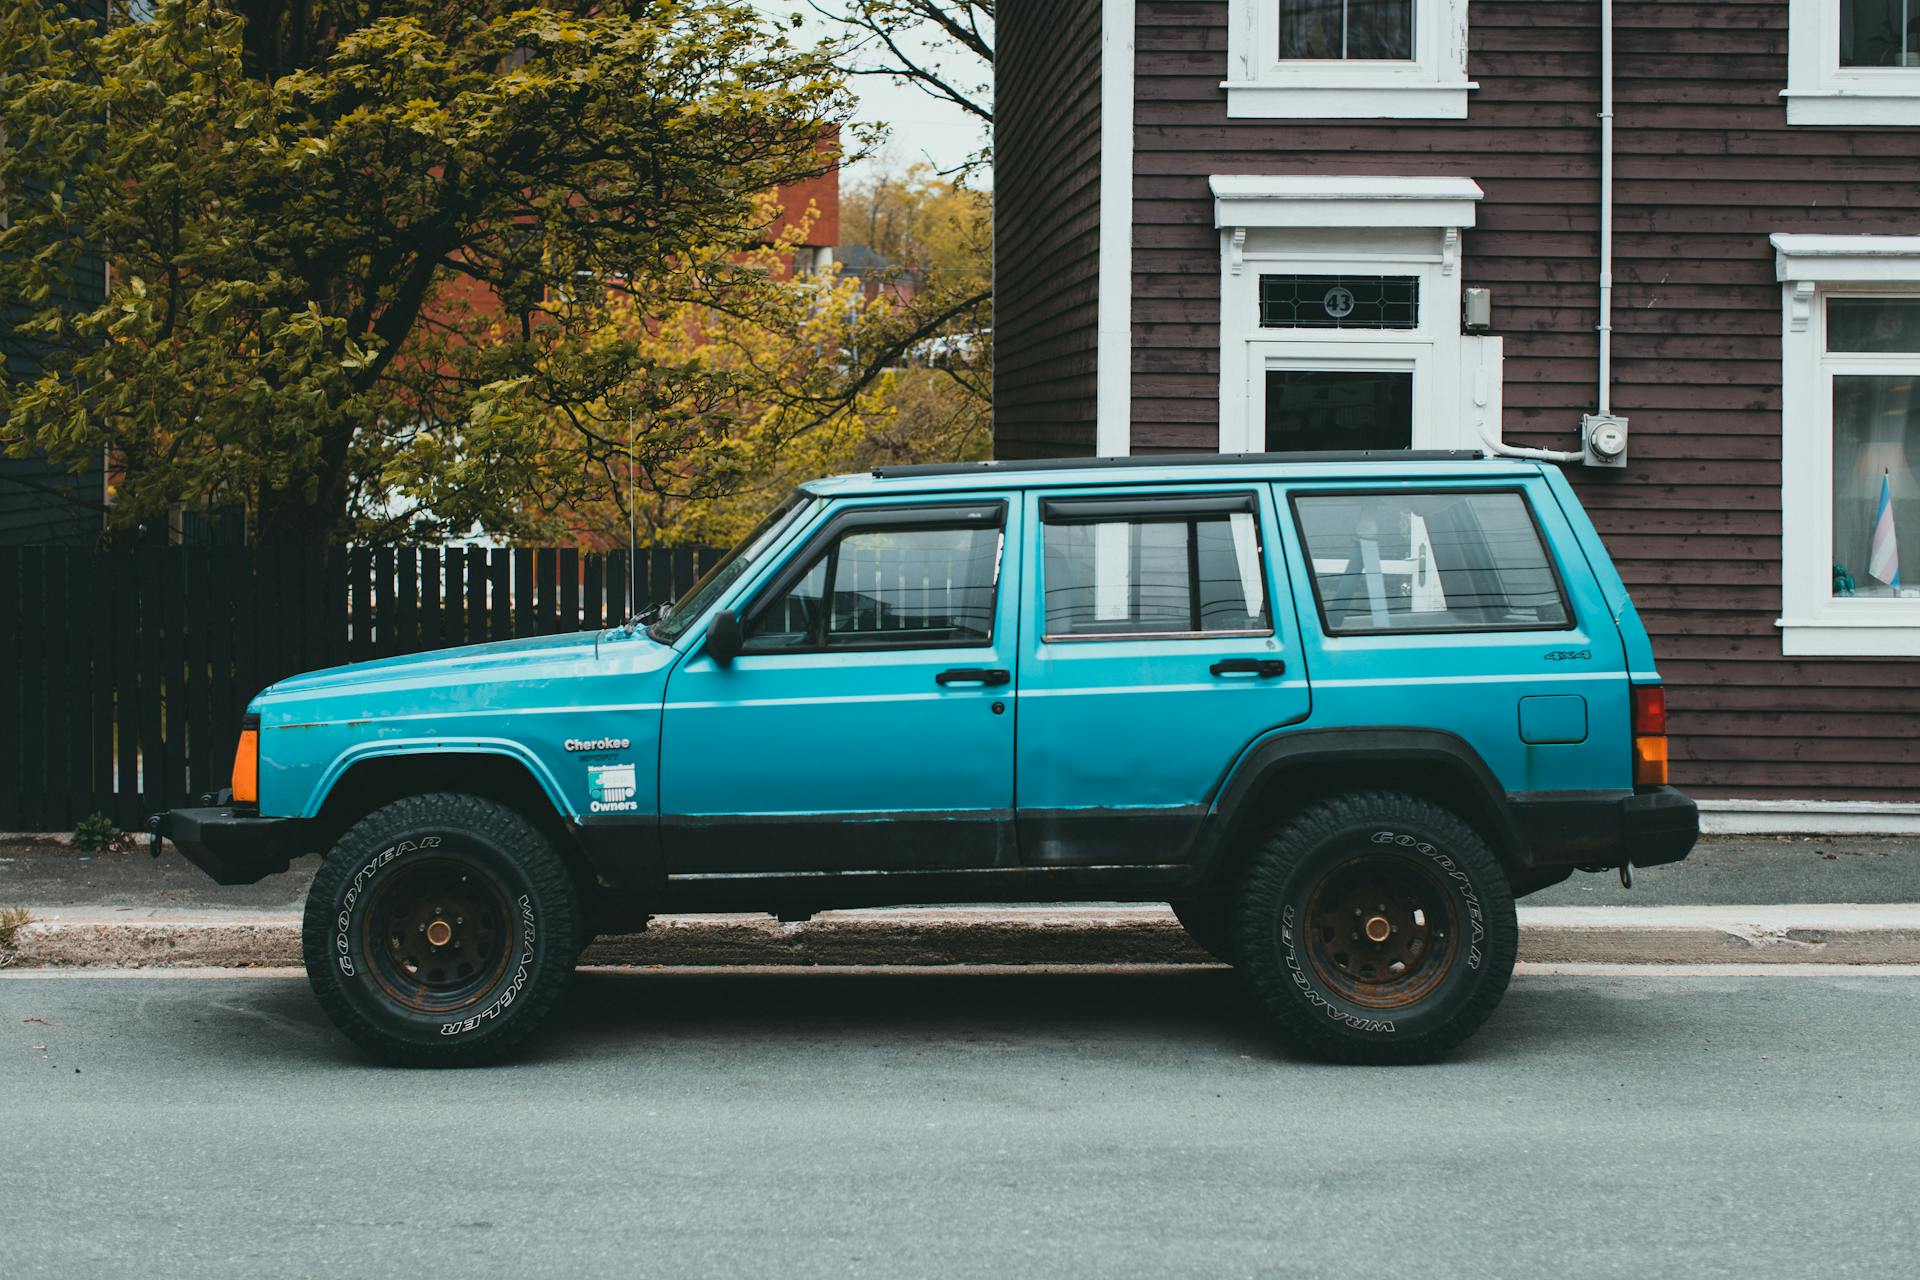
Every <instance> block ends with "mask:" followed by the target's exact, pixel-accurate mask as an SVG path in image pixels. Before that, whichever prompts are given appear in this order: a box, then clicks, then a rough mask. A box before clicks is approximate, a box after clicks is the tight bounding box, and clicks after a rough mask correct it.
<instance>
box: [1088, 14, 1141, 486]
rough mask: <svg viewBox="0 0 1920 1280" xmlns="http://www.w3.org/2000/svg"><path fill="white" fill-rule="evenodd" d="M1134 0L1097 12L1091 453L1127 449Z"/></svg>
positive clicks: (1130, 401) (1130, 431) (1113, 453)
mask: <svg viewBox="0 0 1920 1280" xmlns="http://www.w3.org/2000/svg"><path fill="white" fill-rule="evenodd" d="M1133 48H1134V0H1101V5H1100V233H1099V234H1100V246H1099V251H1098V259H1097V266H1096V268H1095V270H1096V272H1097V284H1096V287H1097V289H1098V293H1099V302H1098V303H1097V305H1096V308H1095V316H1096V325H1097V328H1096V331H1095V335H1094V393H1093V394H1094V401H1093V404H1094V409H1093V422H1094V441H1093V443H1094V450H1093V451H1094V452H1095V453H1096V454H1098V455H1099V456H1100V457H1103V458H1113V457H1121V456H1124V455H1125V454H1128V453H1131V452H1132V449H1133V110H1134V101H1133Z"/></svg>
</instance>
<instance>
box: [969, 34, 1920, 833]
mask: <svg viewBox="0 0 1920 1280" xmlns="http://www.w3.org/2000/svg"><path fill="white" fill-rule="evenodd" d="M999 41H1000V48H999V53H998V67H997V72H998V86H997V100H998V117H997V121H996V139H995V148H996V162H997V174H996V186H997V200H998V225H997V228H996V232H997V245H998V249H997V252H998V261H997V264H996V269H997V274H998V278H999V289H998V300H997V317H996V319H997V333H996V345H997V350H998V352H999V361H1000V364H999V368H998V370H997V371H996V395H997V399H998V404H997V407H996V415H997V416H996V425H995V444H996V451H997V453H998V454H999V455H1000V456H1004V457H1025V456H1040V455H1055V454H1074V453H1088V454H1092V453H1100V454H1119V453H1147V452H1156V451H1195V450H1199V451H1210V450H1216V449H1218V450H1228V451H1236V450H1260V449H1269V448H1272V449H1293V448H1329V447H1385V448H1393V447H1426V448H1432V447H1458V448H1478V447H1482V446H1483V445H1487V444H1488V443H1489V442H1491V443H1492V445H1493V446H1495V447H1501V448H1515V447H1531V448H1537V449H1546V450H1553V451H1559V452H1565V453H1569V454H1578V452H1579V451H1580V449H1581V446H1582V435H1581V427H1582V419H1583V417H1586V416H1588V415H1594V414H1597V413H1600V412H1602V411H1611V413H1612V414H1614V415H1618V416H1620V417H1624V418H1625V419H1626V420H1627V424H1628V444H1627V449H1626V465H1625V466H1624V467H1618V468H1608V467H1592V466H1582V465H1581V464H1580V463H1579V462H1578V461H1571V462H1568V463H1567V464H1566V466H1567V470H1568V472H1569V474H1570V477H1571V478H1572V479H1573V480H1574V482H1575V484H1576V485H1578V486H1579V488H1580V491H1581V494H1582V497H1583V499H1584V501H1585V502H1586V503H1587V505H1588V507H1589V509H1590V510H1591V511H1592V513H1593V516H1594V519H1595V521H1596V523H1597V524H1598V525H1599V526H1600V529H1601V531H1602V533H1603V534H1605V535H1606V537H1607V540H1608V542H1609V545H1610V546H1611V549H1612V552H1613V555H1614V557H1615V559H1616V560H1617V561H1618V563H1619V566H1620V570H1621V573H1622V574H1623V576H1624V577H1625V578H1626V579H1627V582H1628V584H1629V585H1630V586H1631V587H1632V589H1633V592H1634V596H1635V599H1636V600H1637V601H1638V603H1639V606H1640V608H1641V611H1642V613H1643V615H1644V616H1645V618H1646V621H1647V625H1648V627H1649V629H1650V630H1651V631H1652V632H1653V633H1654V638H1655V644H1656V648H1657V651H1658V654H1659V658H1660V665H1661V669H1662V671H1663V672H1664V673H1665V675H1666V677H1667V679H1668V681H1669V684H1670V686H1671V690H1672V706H1673V722H1672V723H1673V731H1674V739H1673V745H1674V756H1675V759H1674V773H1675V778H1676V781H1677V782H1679V783H1680V784H1682V785H1684V786H1687V787H1689V788H1691V789H1693V790H1694V791H1695V792H1697V793H1698V794H1699V795H1701V796H1704V797H1740V798H1757V799H1761V800H1791V801H1803V800H1815V801H1820V802H1827V807H1828V809H1829V811H1831V810H1832V808H1833V806H1832V804H1831V802H1835V801H1852V802H1871V803H1870V804H1868V805H1867V806H1865V807H1868V808H1873V807H1876V806H1877V807H1878V808H1879V809H1880V811H1881V812H1882V813H1883V814H1884V813H1886V812H1889V810H1888V809H1887V808H1886V807H1885V805H1884V803H1882V802H1900V801H1909V802H1910V801H1915V800H1920V732H1916V726H1920V590H1916V589H1915V587H1913V586H1909V587H1905V588H1896V587H1895V586H1894V585H1893V584H1892V583H1889V582H1883V581H1881V580H1880V579H1879V578H1876V577H1875V576H1874V575H1873V574H1872V573H1871V572H1870V571H1869V560H1870V557H1871V555H1872V546H1871V539H1872V534H1873V529H1874V527H1875V526H1876V525H1877V524H1878V522H1879V518H1880V517H1879V502H1880V494H1881V489H1882V487H1883V481H1884V483H1885V487H1886V488H1887V490H1888V492H1889V497H1890V507H1891V516H1892V524H1893V527H1894V530H1895V532H1896V534H1897V541H1898V544H1899V545H1900V546H1902V547H1904V548H1905V549H1906V551H1907V553H1908V556H1909V557H1910V561H1911V564H1912V568H1911V570H1910V578H1911V579H1912V581H1913V582H1914V583H1915V584H1916V585H1920V5H1916V4H1911V3H1908V4H1903V3H1901V0H1762V2H1758V3H1676V2H1673V0H1664V2H1662V0H1632V2H1629V0H1621V2H1620V3H1615V4H1612V5H1610V6H1603V5H1602V4H1599V3H1579V2H1574V0H1556V2H1554V3H1539V2H1538V0H1023V2H1022V3H1017V4H1012V5H1008V6H1006V7H1005V10H1004V12H1003V13H1002V14H1001V17H1000V24H999ZM1609 64H1610V65H1609ZM1609 85H1610V87H1611V95H1610V96H1611V108H1612V111H1611V118H1612V125H1613V127H1612V130H1611V138H1610V139H1609V138H1608V137H1606V136H1605V133H1606V131H1604V130H1603V128H1602V124H1603V119H1602V116H1603V106H1604V105H1606V104H1607V100H1608V87H1609ZM1606 223H1610V226H1609V225H1605V224H1606ZM1609 257H1610V260H1611V261H1610V265H1611V290H1610V293H1611V300H1610V307H1609V311H1610V315H1609V317H1608V321H1609V323H1608V329H1609V330H1610V332H1603V331H1602V329H1601V325H1602V295H1603V278H1602V272H1603V263H1606V262H1607V260H1608V258H1609ZM1603 351H1604V353H1605V354H1603ZM1880 568H1881V570H1882V571H1884V570H1885V569H1886V564H1885V562H1884V560H1882V561H1881V562H1880Z"/></svg>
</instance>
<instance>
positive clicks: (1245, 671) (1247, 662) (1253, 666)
mask: <svg viewBox="0 0 1920 1280" xmlns="http://www.w3.org/2000/svg"><path fill="white" fill-rule="evenodd" d="M1207 670H1208V671H1211V672H1212V673H1213V674H1214V675H1216V676H1235V675H1252V676H1259V677H1261V678H1262V679H1265V678H1266V677H1268V676H1282V675H1285V674H1286V673H1287V664H1286V661H1285V660H1284V659H1281V658H1222V659H1220V661H1218V662H1216V663H1214V664H1213V665H1212V666H1210V667H1208V668H1207Z"/></svg>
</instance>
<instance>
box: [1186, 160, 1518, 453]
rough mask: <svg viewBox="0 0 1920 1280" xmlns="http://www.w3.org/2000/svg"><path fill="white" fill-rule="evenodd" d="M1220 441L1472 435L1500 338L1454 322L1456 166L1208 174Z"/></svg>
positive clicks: (1410, 441)
mask: <svg viewBox="0 0 1920 1280" xmlns="http://www.w3.org/2000/svg"><path fill="white" fill-rule="evenodd" d="M1212 187H1213V192H1214V213H1215V220H1216V223H1217V225H1218V226H1219V228H1220V255H1221V258H1220V448H1221V450H1222V451H1223V452H1228V453H1240V452H1249V453H1258V452H1300V451H1315V450H1327V449H1338V450H1346V449H1408V448H1417V449H1460V448H1469V449H1471V448H1479V447H1480V445H1481V443H1482V438H1483V434H1484V433H1485V432H1486V431H1488V430H1491V431H1492V432H1494V433H1495V434H1497V432H1498V424H1499V420H1500V410H1499V368H1498V367H1499V358H1500V342H1499V339H1497V338H1480V337H1469V336H1467V335H1466V334H1464V333H1463V332H1462V331H1461V327H1460V268H1459V256H1460V254H1459V250H1460V232H1461V229H1462V228H1463V227H1470V226H1472V225H1473V216H1474V214H1473V211H1474V202H1475V201H1477V200H1478V199H1479V198H1480V188H1479V187H1478V186H1477V185H1476V184H1474V183H1473V182H1472V181H1470V180H1468V179H1464V178H1367V177H1360V178H1328V177H1313V178H1298V177H1237V176H1225V175H1222V176H1217V177H1215V178H1213V179H1212Z"/></svg>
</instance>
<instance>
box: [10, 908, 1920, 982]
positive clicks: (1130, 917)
mask: <svg viewBox="0 0 1920 1280" xmlns="http://www.w3.org/2000/svg"><path fill="white" fill-rule="evenodd" d="M1520 958H1521V959H1522V960H1525V961H1532V962H1550V963H1575V964H1920V905H1906V906H1868V905H1858V904H1834V905H1813V904H1807V905H1795V906H1753V907H1729V906H1722V907H1524V906H1523V907H1522V908H1521V909H1520ZM583 961H584V963H587V964H601V965H643V966H644V965H675V966H679V965H982V964H1019V965H1035V964H1055V965H1057V964H1098V965H1112V964H1181V965H1185V964H1206V963H1211V960H1210V958H1209V957H1208V956H1207V955H1206V954H1205V953H1203V952H1201V951H1200V950H1199V949H1198V948H1196V947H1194V946H1193V944H1192V943H1190V942H1189V941H1188V940H1187V936H1186V934H1185V932H1184V931H1183V930H1182V929H1181V928H1180V925H1179V922H1178V921H1176V920H1175V919H1174V918H1173V913H1172V912H1171V911H1169V910H1168V909H1167V908H1165V907H1161V906H1152V905H1129V906H1088V907H1055V906H1047V907H1028V906H1008V907H940V908H926V907H903V908H892V909H885V910H872V911H826V912H822V913H820V914H819V915H817V916H815V917H814V918H813V919H811V920H808V921H804V922H801V923H795V924H782V923H780V922H778V921H776V920H773V919H772V918H770V917H767V916H739V915H728V916H663V917H660V918H658V919H656V920H655V921H654V922H653V924H652V925H651V926H650V927H649V928H648V929H647V930H646V932H644V933H639V934H632V935H628V936H622V937H613V938H603V939H600V940H599V941H597V942H595V943H594V944H593V946H592V947H590V948H588V950H587V953H586V955H585V957H583ZM11 962H12V963H13V964H15V965H19V966H25V967H34V966H47V967H66V966H74V965H102V966H110V967H114V968H144V967H150V966H167V967H176V966H179V967H204V968H246V967H252V966H281V965H297V964H299V963H300V918H299V916H298V915H296V914H294V913H291V912H250V911H194V912H177V911H137V910H134V909H132V908H122V909H120V910H117V911H114V910H107V911H102V910H98V909H95V910H72V909H64V908H53V909H51V910H48V911H46V913H45V914H44V915H43V914H39V913H36V914H35V918H34V919H33V920H32V921H31V922H30V923H28V924H26V925H25V926H22V927H21V928H19V929H18V930H17V931H16V934H15V938H14V946H13V949H12V955H11Z"/></svg>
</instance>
